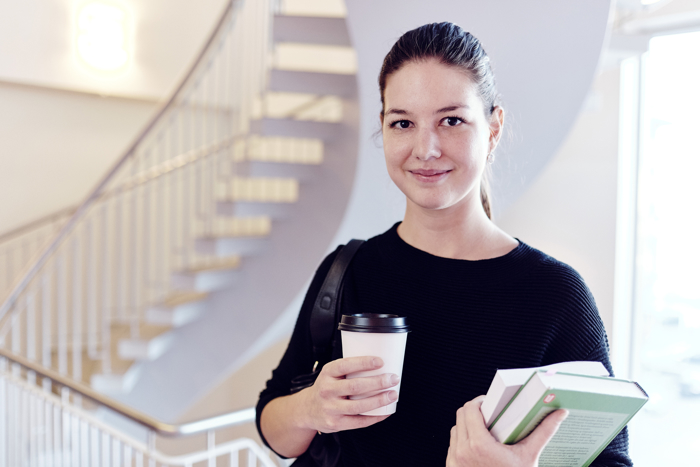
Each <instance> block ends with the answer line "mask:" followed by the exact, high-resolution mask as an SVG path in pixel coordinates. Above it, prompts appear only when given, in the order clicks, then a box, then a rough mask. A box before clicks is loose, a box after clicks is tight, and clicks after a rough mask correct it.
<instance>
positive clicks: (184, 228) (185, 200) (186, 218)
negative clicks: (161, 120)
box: [177, 96, 196, 269]
mask: <svg viewBox="0 0 700 467" xmlns="http://www.w3.org/2000/svg"><path fill="white" fill-rule="evenodd" d="M192 99H194V96H192ZM195 105H196V103H195V102H189V106H190V110H189V118H188V119H187V120H188V121H189V124H188V125H187V128H186V131H185V135H186V137H187V138H188V141H187V142H188V143H189V144H185V147H186V148H192V147H193V146H194V138H193V133H194V128H193V127H194V113H195V108H194V106H195ZM189 172H190V171H189V166H187V165H186V166H184V167H182V169H181V175H182V190H181V196H182V224H181V225H180V226H179V228H180V229H181V232H182V237H181V243H180V244H179V245H178V246H177V248H178V250H179V251H180V252H181V255H182V263H181V264H179V265H178V266H179V267H180V268H181V269H184V268H187V267H188V266H189V265H190V257H189V248H187V240H188V239H189V238H190V225H191V222H192V219H191V212H190V211H191V208H190V204H191V201H192V195H191V194H190V191H191V190H190V177H189Z"/></svg>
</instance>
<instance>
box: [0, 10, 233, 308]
mask: <svg viewBox="0 0 700 467" xmlns="http://www.w3.org/2000/svg"><path fill="white" fill-rule="evenodd" d="M240 1H241V0H230V1H229V2H228V3H227V4H226V7H225V8H224V11H223V13H222V14H221V16H220V17H219V21H218V23H217V24H216V27H215V28H214V30H213V32H212V33H211V35H210V36H209V38H208V39H207V41H206V43H205V44H204V46H203V47H202V49H201V51H200V52H199V54H198V55H197V58H196V59H195V61H194V63H193V64H192V66H191V67H190V69H189V71H188V72H187V74H186V75H185V77H184V78H183V79H182V81H181V82H180V84H179V85H178V87H177V89H176V90H175V92H174V93H173V94H172V95H171V96H170V99H168V100H167V101H166V102H165V104H163V106H162V107H161V108H160V109H159V110H158V112H157V113H156V115H155V116H154V117H153V118H152V119H151V121H150V122H149V123H148V125H146V127H145V128H144V129H143V130H142V131H141V133H140V134H139V135H138V136H137V137H136V139H135V140H134V142H133V143H132V144H131V146H129V148H128V149H127V150H126V152H125V153H124V155H123V156H122V157H121V158H120V159H119V161H117V163H116V164H114V165H113V166H112V168H111V169H110V170H109V171H108V172H107V175H105V176H104V177H103V178H102V180H101V181H100V182H99V183H98V184H97V186H96V187H95V188H94V189H93V190H92V192H90V194H89V195H88V197H87V198H86V199H85V201H83V203H82V204H81V205H80V206H79V207H78V209H77V210H76V211H75V213H74V214H73V216H72V217H71V218H70V219H69V220H68V221H67V222H66V224H65V225H64V226H63V228H62V229H61V231H60V232H59V233H58V234H57V235H56V237H55V238H54V240H53V241H52V242H51V244H49V245H48V246H47V247H46V249H45V250H44V251H43V253H41V255H40V256H38V259H37V260H36V262H35V263H34V265H33V266H32V267H31V268H29V270H28V271H27V272H26V273H25V274H24V275H23V276H22V278H21V279H19V281H18V282H17V283H16V284H15V285H14V286H13V287H12V291H11V292H10V294H9V295H8V297H7V299H6V300H5V302H4V303H3V304H2V305H0V319H2V317H3V316H5V314H6V313H7V312H8V311H9V310H10V308H12V306H13V305H14V303H15V301H16V300H17V298H18V297H19V296H20V294H21V293H22V292H23V291H24V289H25V288H26V287H27V286H28V285H29V282H30V281H31V280H32V279H33V278H34V276H35V275H36V274H37V273H38V272H39V270H40V269H41V268H42V267H43V266H44V264H45V263H46V262H47V261H48V259H49V257H50V256H51V254H52V253H53V252H54V251H56V249H57V248H58V247H59V245H60V244H61V242H62V241H63V240H64V239H65V238H66V237H67V236H68V234H69V233H70V232H71V231H72V230H73V227H74V226H75V225H76V224H77V223H78V221H80V219H81V218H82V217H83V215H84V214H85V213H86V212H87V211H88V209H89V208H90V207H91V206H92V205H93V203H95V202H96V201H98V200H99V198H100V196H101V192H102V190H103V189H104V188H105V187H106V186H107V184H108V183H109V182H110V181H111V180H112V178H113V177H114V176H115V175H116V174H117V173H118V172H119V169H121V168H122V166H123V165H124V164H125V163H126V162H127V161H128V160H129V158H130V157H132V156H133V155H134V153H135V152H136V149H137V148H138V147H139V145H140V144H141V142H142V141H143V140H144V139H145V138H146V136H148V135H149V134H150V132H151V129H152V128H154V127H155V125H156V124H157V123H158V122H159V121H160V119H161V118H162V116H163V115H164V114H165V113H166V112H167V111H168V110H169V109H170V107H172V105H173V103H174V102H175V100H176V99H177V98H178V97H179V96H180V92H181V91H182V90H183V89H184V88H185V85H186V84H187V83H188V82H189V80H190V78H192V76H193V74H194V72H195V70H196V69H197V68H198V66H199V64H200V63H201V62H202V60H204V57H205V56H206V54H207V52H208V51H209V48H210V46H211V44H212V43H213V42H214V40H215V39H216V37H217V36H218V34H219V32H220V31H221V29H222V28H223V27H224V26H225V24H226V18H227V17H228V15H229V14H231V12H232V11H233V8H234V6H235V4H237V3H239V2H240Z"/></svg>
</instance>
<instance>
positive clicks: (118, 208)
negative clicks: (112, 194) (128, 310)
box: [114, 193, 124, 321]
mask: <svg viewBox="0 0 700 467" xmlns="http://www.w3.org/2000/svg"><path fill="white" fill-rule="evenodd" d="M122 197H123V193H119V194H117V195H116V200H115V210H114V235H115V238H114V254H115V256H114V264H115V268H114V269H115V270H114V283H115V286H116V287H115V300H114V303H115V305H116V307H117V310H116V316H117V317H118V318H119V319H120V320H122V321H123V320H124V300H123V298H124V297H123V293H124V287H123V283H122V262H123V261H124V258H123V256H124V255H123V254H122V249H123V245H122V242H123V239H122V233H123V226H122V203H123V200H122Z"/></svg>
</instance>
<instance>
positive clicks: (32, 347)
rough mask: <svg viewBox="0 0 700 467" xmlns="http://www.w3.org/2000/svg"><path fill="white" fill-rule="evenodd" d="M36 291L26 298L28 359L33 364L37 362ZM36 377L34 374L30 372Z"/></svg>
mask: <svg viewBox="0 0 700 467" xmlns="http://www.w3.org/2000/svg"><path fill="white" fill-rule="evenodd" d="M35 294H36V291H35V290H28V291H27V297H26V301H27V303H26V307H27V358H28V359H29V360H31V361H33V362H35V361H36V296H35ZM30 373H31V374H32V375H34V372H33V371H32V372H30ZM27 378H28V379H29V378H32V380H31V382H32V384H34V381H36V380H35V379H34V378H33V377H30V375H29V374H28V375H27Z"/></svg>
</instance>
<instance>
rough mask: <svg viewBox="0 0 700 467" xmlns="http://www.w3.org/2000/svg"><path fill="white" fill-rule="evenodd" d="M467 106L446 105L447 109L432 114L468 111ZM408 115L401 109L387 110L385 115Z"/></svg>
mask: <svg viewBox="0 0 700 467" xmlns="http://www.w3.org/2000/svg"><path fill="white" fill-rule="evenodd" d="M468 108H469V106H468V105H459V104H453V105H448V106H447V107H443V108H441V109H437V110H436V111H435V112H434V113H435V114H441V113H445V112H454V111H455V110H458V109H468ZM392 114H393V115H408V111H406V110H403V109H389V110H388V111H387V112H386V114H385V115H392Z"/></svg>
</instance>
